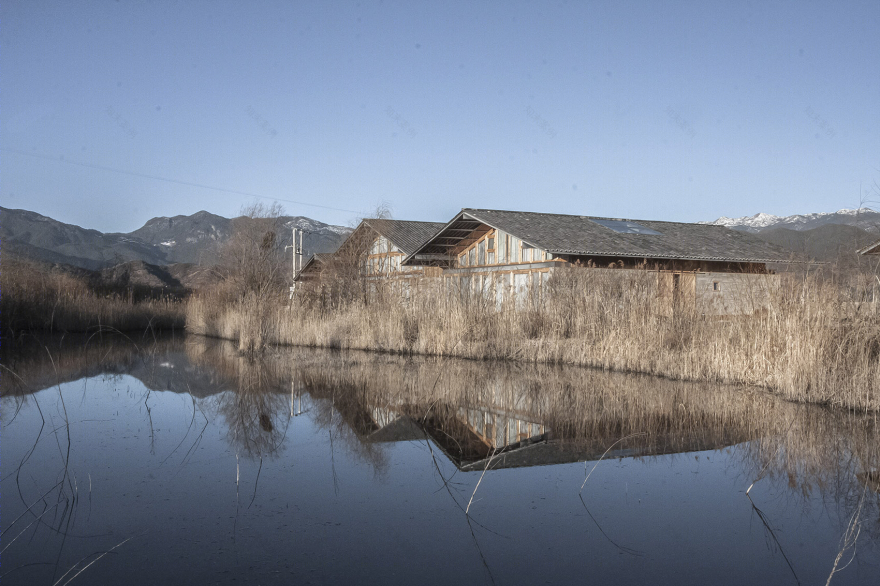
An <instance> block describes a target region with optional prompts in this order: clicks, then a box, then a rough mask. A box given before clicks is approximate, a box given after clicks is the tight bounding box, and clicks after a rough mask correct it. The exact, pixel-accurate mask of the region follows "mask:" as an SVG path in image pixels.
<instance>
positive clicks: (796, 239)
mask: <svg viewBox="0 0 880 586" xmlns="http://www.w3.org/2000/svg"><path fill="white" fill-rule="evenodd" d="M755 236H757V237H758V238H760V239H761V240H764V241H766V242H770V243H773V244H776V245H778V246H781V247H783V248H787V249H789V250H792V251H794V252H797V253H799V254H801V255H803V256H805V257H807V258H811V259H813V260H819V261H824V262H840V261H848V260H854V259H855V258H856V255H857V252H856V251H858V250H859V249H861V248H864V247H865V246H867V245H868V244H870V243H872V242H876V241H877V240H878V239H880V236H878V234H877V233H872V232H868V231H867V230H863V229H862V228H858V227H856V226H848V225H845V224H825V225H822V226H819V227H818V228H812V229H809V230H791V229H789V228H769V229H766V230H762V231H760V232H757V233H755Z"/></svg>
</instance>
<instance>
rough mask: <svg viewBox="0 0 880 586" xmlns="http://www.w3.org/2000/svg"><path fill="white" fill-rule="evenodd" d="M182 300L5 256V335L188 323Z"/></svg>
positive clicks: (0, 303)
mask: <svg viewBox="0 0 880 586" xmlns="http://www.w3.org/2000/svg"><path fill="white" fill-rule="evenodd" d="M184 319H185V312H184V305H183V302H181V301H180V300H178V299H175V298H172V297H169V296H158V295H138V294H137V293H136V292H135V291H134V290H133V289H126V288H108V287H104V286H101V285H100V284H98V283H95V282H93V279H92V278H90V276H89V275H88V274H87V272H85V271H83V273H82V274H79V273H77V272H75V270H66V271H65V270H60V269H57V268H53V267H51V266H48V265H42V264H38V263H31V262H28V261H22V260H18V259H12V258H8V257H7V258H4V259H3V265H2V272H0V320H2V328H3V333H4V335H7V334H13V335H14V334H15V333H17V332H21V331H25V330H45V331H53V332H89V331H95V330H100V329H107V328H109V329H115V330H120V331H134V330H141V331H143V330H150V329H152V330H167V329H182V328H183V327H184Z"/></svg>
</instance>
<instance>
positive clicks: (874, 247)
mask: <svg viewBox="0 0 880 586" xmlns="http://www.w3.org/2000/svg"><path fill="white" fill-rule="evenodd" d="M858 252H859V254H880V240H878V241H877V242H875V243H874V244H871V245H869V246H866V247H864V248H863V249H861V250H859V251H858Z"/></svg>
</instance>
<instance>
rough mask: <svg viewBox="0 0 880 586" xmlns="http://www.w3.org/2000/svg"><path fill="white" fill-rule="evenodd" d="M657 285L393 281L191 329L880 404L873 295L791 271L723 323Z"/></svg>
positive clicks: (200, 300)
mask: <svg viewBox="0 0 880 586" xmlns="http://www.w3.org/2000/svg"><path fill="white" fill-rule="evenodd" d="M426 282H429V281H426ZM656 283H657V281H656V274H655V273H652V272H650V271H615V270H597V269H575V268H573V269H570V270H560V271H557V272H556V273H555V274H554V276H553V277H552V278H551V280H550V281H549V282H548V284H547V285H546V286H545V289H544V291H543V294H542V296H541V297H540V298H538V297H537V296H533V297H532V298H531V299H530V300H528V301H527V302H526V303H523V302H522V300H520V301H515V300H511V299H508V300H506V301H505V302H504V303H502V304H496V303H495V302H494V301H492V302H489V301H487V300H486V299H485V298H484V297H482V296H479V295H476V296H474V295H463V294H458V293H456V292H450V291H448V290H442V289H440V288H439V287H436V286H422V287H410V288H408V289H403V288H394V287H387V288H385V290H381V291H379V292H378V294H372V295H363V296H355V297H353V298H352V299H351V300H349V301H348V302H346V303H335V304H333V303H327V302H326V299H317V300H316V299H309V298H307V297H304V298H301V299H299V300H294V302H293V303H292V304H290V303H289V302H287V300H286V299H278V300H276V301H272V302H263V303H254V302H253V301H252V300H248V299H244V300H237V301H232V302H228V301H227V302H224V300H222V299H218V298H217V296H206V295H202V296H195V297H193V298H192V299H191V300H190V301H189V303H188V304H187V308H186V310H187V324H188V326H187V327H188V330H189V331H190V332H193V333H198V334H203V335H208V336H215V337H220V338H225V339H230V340H236V341H238V342H239V347H240V349H241V350H243V351H248V350H257V349H259V348H261V347H264V346H266V345H270V344H282V345H295V346H315V347H329V348H350V349H363V350H374V351H383V352H391V353H401V354H425V355H436V356H457V357H463V358H471V359H478V360H489V359H501V360H519V361H526V362H536V363H555V364H575V365H581V366H589V367H595V368H600V369H603V370H613V371H622V372H640V373H646V374H652V375H659V376H663V377H668V378H673V379H679V380H691V381H709V382H724V383H735V384H744V385H756V386H761V387H765V388H767V389H771V390H772V391H773V392H775V393H778V394H780V395H781V396H783V397H785V398H786V399H789V400H793V401H798V402H804V403H818V404H824V405H834V406H841V407H845V408H851V409H858V410H864V411H876V410H878V409H880V392H878V391H880V388H878V387H880V320H878V316H877V314H876V313H875V309H874V308H873V306H872V305H871V304H870V303H866V302H865V299H866V296H865V294H864V292H860V291H859V290H858V289H853V288H851V287H842V286H840V285H839V284H837V283H835V282H833V281H830V280H827V279H822V278H820V277H818V276H813V275H794V274H784V275H779V276H778V278H774V279H767V280H766V281H764V282H761V285H760V290H756V291H754V292H753V295H754V296H755V297H756V298H759V299H760V300H761V302H760V304H759V308H758V310H756V311H754V312H753V313H751V314H749V315H737V316H718V315H710V314H703V313H701V312H700V311H699V310H695V309H693V308H690V309H689V308H687V307H679V308H677V309H676V310H674V311H671V310H670V307H669V304H668V302H665V301H664V300H663V299H661V298H660V297H659V296H658V295H657V285H656Z"/></svg>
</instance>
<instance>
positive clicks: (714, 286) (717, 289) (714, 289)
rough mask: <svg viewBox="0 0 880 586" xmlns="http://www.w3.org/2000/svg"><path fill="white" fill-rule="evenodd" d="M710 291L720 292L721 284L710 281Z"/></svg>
mask: <svg viewBox="0 0 880 586" xmlns="http://www.w3.org/2000/svg"><path fill="white" fill-rule="evenodd" d="M712 290H713V291H721V283H719V282H718V281H712Z"/></svg>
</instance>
